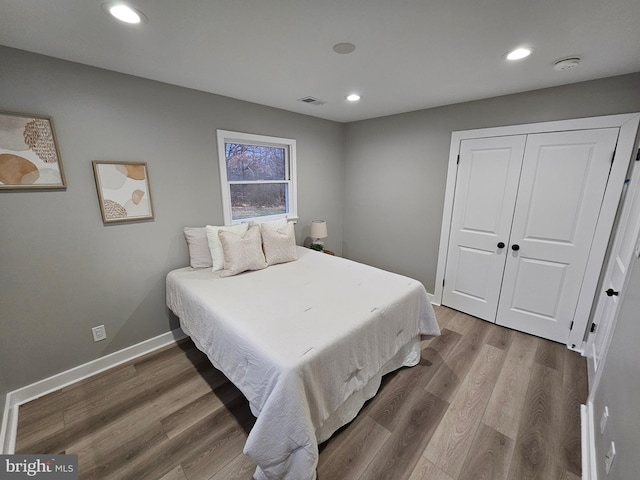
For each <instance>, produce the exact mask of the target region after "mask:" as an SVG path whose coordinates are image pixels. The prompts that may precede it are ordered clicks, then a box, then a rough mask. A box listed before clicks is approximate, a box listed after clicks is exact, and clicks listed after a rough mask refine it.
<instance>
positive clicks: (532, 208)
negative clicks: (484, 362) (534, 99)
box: [442, 128, 619, 343]
mask: <svg viewBox="0 0 640 480" xmlns="http://www.w3.org/2000/svg"><path fill="white" fill-rule="evenodd" d="M618 133H619V129H618V128H602V129H593V130H576V131H566V132H552V133H536V134H529V135H513V136H506V137H491V138H479V139H467V140H463V141H462V142H461V144H460V155H459V163H458V172H457V177H456V187H455V196H454V203H453V211H452V218H451V229H450V234H449V246H448V251H447V263H446V270H445V276H444V288H443V297H442V303H443V304H444V305H447V306H450V307H452V308H454V309H456V310H460V311H463V312H466V313H469V314H470V315H473V316H476V317H479V318H482V319H484V320H487V321H490V322H495V323H498V324H500V325H503V326H506V327H510V328H514V329H516V330H520V331H523V332H527V333H531V334H533V335H537V336H540V337H544V338H548V339H550V340H554V341H558V342H562V343H565V342H566V340H567V338H568V336H569V331H570V326H571V323H572V321H573V316H574V313H575V310H576V306H577V303H578V298H579V295H580V288H581V286H582V281H583V278H584V275H585V271H586V268H587V262H588V260H589V253H590V249H591V245H592V241H593V238H594V234H595V231H596V226H597V223H598V217H599V213H600V206H601V205H602V201H603V198H604V195H605V190H606V187H607V180H608V177H609V172H610V169H611V164H612V159H613V153H614V150H615V146H616V142H617V138H618Z"/></svg>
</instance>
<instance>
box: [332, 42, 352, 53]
mask: <svg viewBox="0 0 640 480" xmlns="http://www.w3.org/2000/svg"><path fill="white" fill-rule="evenodd" d="M355 49H356V46H355V45H354V44H353V43H336V44H335V45H334V46H333V51H334V52H336V53H339V54H341V55H346V54H348V53H351V52H353V51H354V50H355Z"/></svg>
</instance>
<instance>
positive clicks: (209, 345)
mask: <svg viewBox="0 0 640 480" xmlns="http://www.w3.org/2000/svg"><path fill="white" fill-rule="evenodd" d="M298 254H299V259H298V260H297V261H295V262H290V263H286V264H281V265H274V266H271V267H268V268H266V269H264V270H259V271H255V272H247V273H244V274H240V275H238V276H235V277H227V278H220V276H219V273H218V272H216V273H212V272H211V270H210V269H203V270H192V269H190V268H182V269H178V270H174V271H172V272H170V273H169V274H168V275H167V305H168V306H169V308H170V309H171V310H172V311H173V312H174V313H175V314H176V315H177V316H178V317H179V318H180V324H181V327H182V328H183V330H184V331H185V332H186V333H187V334H188V335H189V336H191V338H192V339H193V341H194V343H195V344H196V345H197V347H198V348H199V349H200V350H202V351H203V352H205V353H206V354H207V356H208V357H209V359H210V360H211V362H212V363H213V365H214V366H215V367H216V368H218V369H219V370H221V371H222V372H223V373H224V374H225V375H226V376H227V377H228V378H229V379H230V380H231V381H232V382H233V383H234V384H235V385H236V386H237V387H238V388H239V389H240V390H241V391H242V393H243V394H244V395H245V396H246V397H247V399H248V400H249V403H250V405H251V410H252V412H253V414H254V415H255V416H256V417H257V420H256V423H255V425H254V427H253V429H252V430H251V433H250V434H249V437H248V439H247V443H246V445H245V453H246V454H247V455H248V456H249V457H251V458H252V459H253V461H255V462H256V464H257V465H258V468H257V469H256V473H255V478H257V479H269V480H276V479H278V480H280V479H282V480H313V479H315V478H316V473H315V469H316V465H317V461H318V443H319V442H322V441H324V440H326V439H327V438H328V437H329V436H330V435H331V434H332V433H333V432H334V431H335V430H336V429H337V428H339V427H340V426H342V425H344V424H346V423H348V422H349V421H351V420H352V419H353V418H354V417H355V415H356V414H357V412H358V410H359V409H360V408H361V407H362V405H363V403H364V401H366V400H367V399H368V398H370V397H371V396H373V395H374V394H375V392H376V391H377V389H378V387H379V385H380V377H381V376H382V375H383V374H385V373H387V372H388V371H390V370H392V369H395V368H399V367H400V366H402V365H415V364H416V363H417V362H418V360H419V358H420V355H419V342H418V341H416V339H419V335H420V334H423V335H438V334H439V333H440V331H439V328H438V324H437V323H436V320H435V314H434V312H433V308H432V307H431V304H430V303H429V301H428V299H427V295H426V291H425V289H424V287H423V285H422V284H421V283H420V282H418V281H416V280H412V279H410V278H407V277H404V276H401V275H396V274H393V273H389V272H386V271H383V270H379V269H376V268H373V267H369V266H366V265H363V264H360V263H356V262H352V261H349V260H345V259H342V258H338V257H332V256H330V255H326V254H323V253H318V252H315V251H312V250H308V249H304V248H301V247H300V248H299V249H298ZM394 362H395V363H394Z"/></svg>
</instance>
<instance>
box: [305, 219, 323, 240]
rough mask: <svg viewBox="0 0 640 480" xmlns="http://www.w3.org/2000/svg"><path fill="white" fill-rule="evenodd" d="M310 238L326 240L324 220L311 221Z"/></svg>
mask: <svg viewBox="0 0 640 480" xmlns="http://www.w3.org/2000/svg"><path fill="white" fill-rule="evenodd" d="M309 236H310V237H311V238H327V222H325V221H324V220H313V221H312V222H311V231H310V232H309Z"/></svg>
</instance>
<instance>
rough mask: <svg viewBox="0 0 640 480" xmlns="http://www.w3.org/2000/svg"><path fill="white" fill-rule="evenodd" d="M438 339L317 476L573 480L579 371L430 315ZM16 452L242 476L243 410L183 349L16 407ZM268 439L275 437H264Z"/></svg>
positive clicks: (554, 351) (396, 379)
mask: <svg viewBox="0 0 640 480" xmlns="http://www.w3.org/2000/svg"><path fill="white" fill-rule="evenodd" d="M436 312H437V316H438V322H439V323H440V326H441V329H442V336H440V337H437V338H434V339H429V340H425V341H424V342H423V349H422V360H421V362H420V364H419V365H418V366H416V367H413V368H404V369H401V370H399V371H397V372H394V373H392V374H389V375H387V376H386V377H385V378H384V380H383V385H382V387H381V389H380V391H379V392H378V395H377V396H376V397H374V398H373V399H372V400H371V401H369V402H368V403H367V404H366V405H365V406H364V408H363V410H362V411H361V412H360V414H359V415H358V416H357V417H356V419H355V420H354V421H353V422H352V423H350V424H349V425H347V426H346V427H343V428H342V429H341V430H340V431H338V432H337V433H336V434H335V435H334V436H333V437H332V438H331V439H330V440H328V441H327V442H325V443H324V444H322V445H321V446H320V461H319V464H318V479H319V480H377V479H388V480H471V479H484V480H501V479H510V480H524V479H539V480H577V479H579V478H580V476H581V461H580V404H581V403H585V401H586V397H587V372H586V361H585V359H584V358H582V357H580V355H579V354H577V353H575V352H571V351H569V350H567V349H566V348H565V346H563V345H560V344H556V343H553V342H549V341H546V340H542V339H539V338H536V337H532V336H529V335H526V334H523V333H519V332H515V331H512V330H508V329H505V328H502V327H499V326H496V325H493V324H490V323H487V322H484V321H482V320H477V319H475V318H473V317H470V316H468V315H465V314H462V313H459V312H455V311H453V310H450V309H447V308H444V307H439V308H436ZM18 418H19V419H18V433H17V439H16V453H65V452H66V453H77V454H78V455H79V469H80V478H81V479H94V478H95V479H98V478H100V479H118V480H120V479H136V480H138V479H163V480H178V479H179V480H195V479H209V480H233V479H242V480H249V479H251V477H252V473H253V471H254V469H255V465H254V464H253V463H252V462H251V460H250V459H249V458H247V457H246V456H245V455H243V453H242V447H243V445H244V443H245V440H246V438H247V434H248V432H249V431H250V429H251V427H252V425H253V422H254V418H253V417H252V415H251V413H250V411H249V407H248V404H247V401H246V400H245V399H244V397H243V396H242V395H241V394H240V392H239V391H238V390H237V389H236V388H235V387H234V386H233V385H231V384H230V383H229V382H228V381H227V379H226V378H225V377H224V376H223V375H222V374H221V373H220V372H218V371H216V370H215V369H214V368H213V367H212V366H211V365H210V364H209V362H208V360H207V359H206V357H205V356H204V355H203V354H201V353H200V352H199V351H197V350H196V348H195V347H194V346H193V344H192V343H191V342H190V341H187V342H184V343H181V344H180V345H178V346H172V347H168V348H165V349H163V350H161V351H158V352H154V353H153V354H150V355H147V356H145V357H141V358H139V359H136V360H134V361H132V362H130V363H127V364H124V365H121V366H119V367H116V368H113V369H111V370H109V371H107V372H104V373H102V374H100V375H97V376H95V377H92V378H91V379H88V380H85V381H83V382H80V383H77V384H74V385H72V386H70V387H67V388H64V389H62V390H59V391H57V392H54V393H51V394H49V395H46V396H44V397H42V398H39V399H37V400H34V401H32V402H30V403H27V404H25V405H23V406H21V407H20V409H19V417H18ZM274 441H277V439H274Z"/></svg>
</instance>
